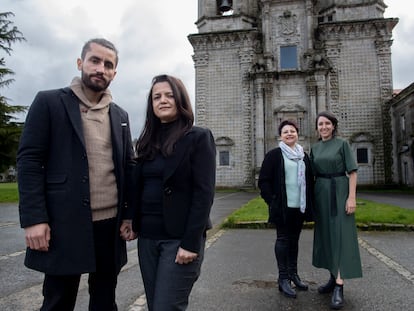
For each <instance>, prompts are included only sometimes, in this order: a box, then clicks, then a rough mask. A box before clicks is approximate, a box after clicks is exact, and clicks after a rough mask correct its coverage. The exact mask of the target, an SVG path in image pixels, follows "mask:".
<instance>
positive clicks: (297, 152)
mask: <svg viewBox="0 0 414 311" xmlns="http://www.w3.org/2000/svg"><path fill="white" fill-rule="evenodd" d="M279 147H280V149H281V150H282V153H283V155H284V156H285V157H287V158H288V159H289V160H293V161H296V162H297V163H298V185H299V193H300V211H301V212H302V213H305V209H306V176H305V171H306V166H305V162H304V161H303V158H304V157H305V153H304V152H303V148H302V146H301V145H299V144H295V147H294V148H293V149H292V148H290V147H289V146H288V145H286V144H285V143H284V142H283V141H281V142H280V143H279Z"/></svg>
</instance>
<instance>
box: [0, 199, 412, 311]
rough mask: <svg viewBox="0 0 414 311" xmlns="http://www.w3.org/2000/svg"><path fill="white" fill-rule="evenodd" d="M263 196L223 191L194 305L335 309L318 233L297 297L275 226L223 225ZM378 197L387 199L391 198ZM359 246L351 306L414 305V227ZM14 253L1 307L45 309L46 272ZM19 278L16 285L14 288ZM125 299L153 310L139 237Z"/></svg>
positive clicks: (372, 235)
mask: <svg viewBox="0 0 414 311" xmlns="http://www.w3.org/2000/svg"><path fill="white" fill-rule="evenodd" d="M257 195H258V194H257V193H246V192H240V193H217V194H216V198H215V201H214V205H213V209H212V213H211V218H212V222H213V225H214V229H213V230H211V231H210V234H209V238H208V243H207V246H206V247H207V249H206V252H205V261H204V263H203V267H202V274H201V277H200V279H199V280H198V281H197V282H196V284H195V286H194V289H193V292H192V294H191V296H190V306H189V308H188V310H189V311H192V310H194V311H205V310H209V311H210V310H220V311H222V310H223V311H227V310H229V311H233V310H235V311H239V310H243V311H244V310H254V311H266V310H301V311H302V310H305V311H306V310H322V311H323V310H329V308H328V306H329V295H328V296H325V295H320V294H318V293H317V287H318V285H319V284H321V283H323V282H325V281H326V280H327V278H328V273H327V272H326V271H325V270H322V269H316V268H314V267H313V266H312V264H311V256H312V244H313V231H312V230H309V229H306V230H303V232H302V235H301V239H300V253H299V274H300V276H301V277H302V279H303V280H304V281H305V282H307V283H308V284H309V285H310V289H309V291H307V292H298V298H297V299H289V298H286V297H284V296H283V295H281V294H280V293H279V291H278V289H277V283H276V281H277V268H276V261H275V258H274V254H273V247H274V241H275V230H273V229H266V230H250V229H234V230H222V229H220V227H219V224H220V223H221V222H222V221H223V220H224V218H225V217H227V215H229V214H230V213H231V212H233V211H234V210H236V209H238V208H239V207H240V206H241V205H243V204H245V203H247V202H248V201H249V200H250V199H252V198H254V197H257ZM361 197H362V196H361ZM364 198H365V194H364ZM395 199H397V200H399V201H398V202H400V203H399V204H400V205H402V202H403V200H404V202H408V203H409V204H411V203H410V202H413V201H412V198H408V201H405V200H406V199H405V198H402V197H398V198H393V200H395ZM372 200H373V201H377V200H378V201H380V202H385V199H384V198H383V197H377V198H374V199H372ZM393 204H395V203H393ZM404 204H405V203H404ZM407 206H410V205H407ZM4 207H6V206H4ZM16 209H17V207H13V208H4V210H9V211H10V213H8V214H6V215H3V214H1V217H2V220H3V222H4V223H5V225H4V226H3V229H2V230H3V231H0V233H2V240H3V242H2V247H3V248H4V247H6V248H5V249H8V247H7V246H8V245H9V244H8V243H6V242H7V241H9V240H10V234H12V235H13V236H16V235H21V233H22V230H21V229H19V228H18V226H11V225H8V224H9V223H10V224H15V223H16V222H18V219H17V217H16V216H17V214H16ZM2 210H3V209H2ZM7 237H8V238H7ZM20 240H22V239H21V238H20V237H19V239H18V241H20ZM22 241H23V240H22ZM359 245H360V253H361V258H362V265H363V273H364V277H363V278H362V279H354V280H347V281H346V283H345V290H344V291H345V300H346V306H345V308H344V309H343V310H355V311H357V310H358V311H364V310H369V311H372V310H375V311H389V310H411V309H412V306H413V305H414V296H413V294H412V291H413V288H414V261H413V258H414V250H413V247H412V246H413V245H414V232H359ZM19 249H20V247H19ZM22 249H23V248H22ZM10 251H11V249H10ZM12 255H13V256H11V255H10V256H4V258H3V260H2V265H1V266H2V268H0V269H2V273H3V274H4V277H5V278H6V279H7V284H8V285H7V289H8V290H7V291H6V292H5V293H4V294H5V295H4V296H3V297H0V310H5V311H9V310H10V311H11V310H19V311H31V310H38V309H39V305H40V303H41V299H42V297H41V280H42V275H41V274H40V273H36V272H33V271H31V270H28V269H26V268H24V266H23V264H22V261H23V253H20V252H15V253H13V254H12ZM6 271H12V272H9V273H6ZM3 274H2V275H3ZM26 279H27V280H26ZM13 282H15V283H16V285H13V286H9V284H12V283H13ZM5 284H6V283H4V285H5ZM23 284H24V285H23ZM5 286H6V285H5ZM9 287H10V289H9ZM13 288H15V289H14V290H13ZM117 302H118V306H119V310H120V311H140V310H146V306H145V295H144V288H143V285H142V281H141V276H140V272H139V266H138V261H137V251H136V242H130V243H128V264H127V266H126V267H125V268H124V269H123V270H122V272H121V274H120V276H119V281H118V288H117ZM87 304H88V293H87V285H86V277H83V278H82V282H81V287H80V290H79V294H78V301H77V305H76V311H84V310H87Z"/></svg>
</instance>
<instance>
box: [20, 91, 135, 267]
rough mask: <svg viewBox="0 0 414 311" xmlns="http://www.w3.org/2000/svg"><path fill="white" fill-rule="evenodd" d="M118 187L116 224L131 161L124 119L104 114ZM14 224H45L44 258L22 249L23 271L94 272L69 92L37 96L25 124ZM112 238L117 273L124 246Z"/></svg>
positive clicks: (84, 164) (121, 114) (75, 106)
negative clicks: (48, 229) (107, 117)
mask: <svg viewBox="0 0 414 311" xmlns="http://www.w3.org/2000/svg"><path fill="white" fill-rule="evenodd" d="M109 115H110V123H111V136H112V148H113V160H114V165H115V175H116V181H117V187H118V222H119V225H120V221H121V212H122V209H123V208H124V206H125V201H126V200H125V191H124V189H125V175H126V174H125V173H126V170H127V165H128V164H129V163H130V162H131V159H132V157H133V149H132V144H131V135H130V129H129V121H128V115H127V113H126V112H125V111H124V110H123V109H121V108H120V107H119V106H117V105H115V104H114V103H111V104H110V108H109ZM17 170H18V184H19V212H20V223H21V226H22V227H23V228H25V227H28V226H31V225H34V224H39V223H49V226H50V227H51V240H50V247H49V251H48V252H39V251H34V250H30V249H27V252H26V259H25V264H26V266H27V267H29V268H32V269H35V270H38V271H41V272H45V273H48V274H79V273H86V272H93V271H95V252H94V242H93V229H92V213H91V208H90V205H89V202H90V201H89V197H90V195H89V182H88V179H89V170H88V158H87V154H86V149H85V142H84V137H83V131H82V121H81V116H80V109H79V99H78V98H77V97H76V96H75V94H74V93H73V92H72V91H71V90H70V88H63V89H58V90H50V91H42V92H39V93H38V94H37V96H36V97H35V99H34V101H33V103H32V105H31V107H30V110H29V113H28V115H27V118H26V123H25V126H24V130H23V133H22V136H21V139H20V146H19V149H18V153H17ZM114 234H115V235H116V236H117V244H116V250H115V253H114V256H116V262H117V268H118V269H120V268H121V267H122V265H124V264H125V263H126V245H125V241H123V240H122V239H121V238H120V237H119V232H114Z"/></svg>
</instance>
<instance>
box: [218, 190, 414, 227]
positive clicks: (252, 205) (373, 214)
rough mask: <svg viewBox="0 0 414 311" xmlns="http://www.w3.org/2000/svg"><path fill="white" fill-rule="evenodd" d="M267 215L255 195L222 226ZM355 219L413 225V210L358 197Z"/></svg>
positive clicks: (362, 221)
mask: <svg viewBox="0 0 414 311" xmlns="http://www.w3.org/2000/svg"><path fill="white" fill-rule="evenodd" d="M267 217H268V211H267V205H266V203H265V202H264V200H263V199H262V198H261V197H257V198H254V199H252V200H250V201H249V202H248V203H247V204H245V205H243V206H242V207H241V208H240V209H238V210H236V211H235V212H233V213H232V214H231V215H230V216H229V217H227V219H226V221H225V222H224V224H223V226H224V227H227V228H231V227H234V226H235V225H236V224H240V223H247V222H249V223H252V227H254V226H255V223H262V222H266V221H267ZM355 219H356V222H357V223H358V224H363V225H369V224H373V223H374V224H376V223H381V224H384V223H385V224H395V225H414V210H410V209H405V208H400V207H397V206H393V205H389V204H383V203H376V202H372V201H368V200H362V199H358V200H357V209H356V213H355Z"/></svg>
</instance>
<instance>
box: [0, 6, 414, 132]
mask: <svg viewBox="0 0 414 311" xmlns="http://www.w3.org/2000/svg"><path fill="white" fill-rule="evenodd" d="M212 1H213V0H212ZM1 2H2V3H1V7H0V11H1V12H7V11H11V12H13V13H14V14H15V16H14V17H13V18H12V21H13V22H14V25H15V26H17V27H18V28H19V30H20V31H21V32H22V33H23V36H24V37H25V38H26V40H27V41H26V42H22V43H16V44H14V45H13V46H12V48H13V51H12V55H11V56H10V57H9V56H6V66H7V68H9V69H11V70H13V71H14V72H15V76H14V79H15V82H14V83H13V84H11V86H10V87H9V88H3V89H1V94H2V95H4V96H6V97H7V98H9V99H10V100H9V103H10V104H15V105H27V106H28V105H30V104H31V102H32V100H33V98H34V96H35V94H36V93H37V92H38V91H39V90H44V89H51V88H59V87H63V86H67V85H69V83H70V81H71V80H72V78H73V77H74V76H77V75H79V72H78V71H77V67H76V59H77V58H78V57H79V55H80V50H81V47H82V45H83V44H84V42H86V41H87V40H88V39H90V38H93V37H105V38H107V39H108V40H110V41H112V42H114V43H115V45H116V46H117V48H118V50H119V57H120V62H119V65H118V73H117V76H116V78H115V80H114V81H113V82H112V84H111V87H110V88H111V91H112V94H113V97H114V101H115V102H116V103H117V104H119V105H120V106H122V107H123V108H125V109H126V110H127V111H128V113H129V116H130V122H131V128H132V136H133V137H137V136H138V135H139V132H140V131H141V128H142V124H143V120H144V115H145V109H146V97H147V93H148V90H149V87H150V82H151V79H152V77H153V76H155V75H157V74H160V73H168V74H172V75H174V76H177V77H179V78H181V79H182V80H183V82H184V84H185V85H186V87H187V89H188V91H189V93H190V96H191V99H192V100H193V101H194V89H195V88H194V83H195V82H194V80H195V70H194V64H193V61H192V55H193V49H192V46H191V44H190V42H189V41H188V39H187V36H188V35H189V34H193V33H197V27H196V26H195V24H194V23H195V21H196V20H197V3H198V1H197V0H176V1H173V0H146V1H144V0H140V1H137V0H117V1H110V0H70V1H69V0H67V1H56V0H1ZM385 3H386V4H387V5H388V8H387V10H386V12H385V17H398V18H399V19H400V21H399V23H398V24H397V26H396V27H395V28H394V32H393V39H394V43H393V45H392V64H393V83H394V89H402V88H405V87H407V86H408V85H410V84H411V83H412V82H414V79H413V72H414V57H413V55H414V36H413V35H412V34H413V32H414V18H413V17H411V16H410V15H411V14H412V12H410V10H409V9H408V8H407V0H385ZM22 118H24V115H23V116H22Z"/></svg>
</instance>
